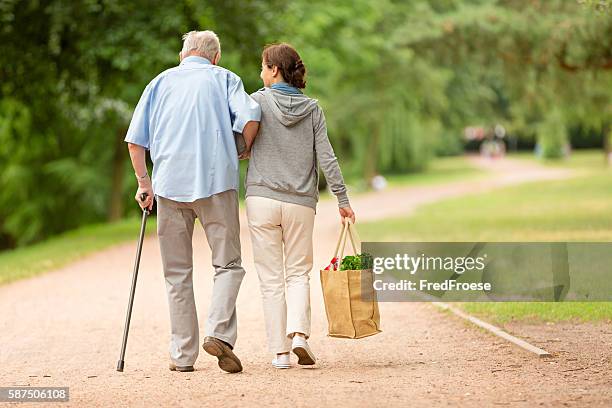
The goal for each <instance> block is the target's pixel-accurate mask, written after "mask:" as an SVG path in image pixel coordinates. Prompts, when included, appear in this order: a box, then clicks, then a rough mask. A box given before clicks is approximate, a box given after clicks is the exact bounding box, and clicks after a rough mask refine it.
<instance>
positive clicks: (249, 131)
mask: <svg viewBox="0 0 612 408" xmlns="http://www.w3.org/2000/svg"><path fill="white" fill-rule="evenodd" d="M257 132H259V122H255V121H254V120H251V121H249V122H247V124H246V125H244V129H242V136H243V137H244V143H245V144H246V151H247V152H248V151H250V150H251V146H252V145H253V142H254V141H255V137H256V136H257Z"/></svg>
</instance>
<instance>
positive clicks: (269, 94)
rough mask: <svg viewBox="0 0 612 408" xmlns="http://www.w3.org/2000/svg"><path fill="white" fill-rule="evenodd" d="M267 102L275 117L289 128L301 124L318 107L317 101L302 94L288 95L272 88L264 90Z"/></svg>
mask: <svg viewBox="0 0 612 408" xmlns="http://www.w3.org/2000/svg"><path fill="white" fill-rule="evenodd" d="M259 91H260V92H261V93H263V95H264V97H265V99H266V102H267V103H268V105H270V108H271V110H272V113H273V114H274V116H275V117H276V118H277V119H278V120H279V121H280V122H281V123H282V124H283V125H284V126H287V127H291V126H294V125H296V124H297V123H299V122H301V121H302V120H303V119H304V118H305V117H307V116H308V115H309V114H310V113H311V112H312V111H313V110H315V108H316V107H317V106H318V102H317V100H316V99H312V98H309V97H308V96H306V95H302V94H288V93H285V92H281V91H277V90H275V89H271V88H262V89H260V90H259Z"/></svg>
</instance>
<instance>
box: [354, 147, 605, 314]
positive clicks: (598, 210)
mask: <svg viewBox="0 0 612 408" xmlns="http://www.w3.org/2000/svg"><path fill="white" fill-rule="evenodd" d="M521 158H522V159H525V160H530V159H529V158H528V157H527V156H525V155H522V156H521ZM546 164H547V165H551V166H563V167H570V168H574V169H577V170H580V172H579V174H580V175H579V176H578V177H576V178H572V179H567V180H559V181H547V182H533V183H528V184H522V185H519V186H514V187H508V188H503V189H500V190H496V191H491V192H487V193H482V194H476V195H469V196H465V197H458V198H453V199H449V200H445V201H442V202H439V203H435V204H431V205H427V206H424V207H422V208H420V209H418V210H417V211H416V212H415V213H414V214H413V215H412V216H409V217H403V218H401V217H400V218H393V219H388V220H384V221H381V222H376V223H362V224H360V225H359V231H360V234H361V237H362V239H363V240H364V241H612V216H611V214H612V169H607V168H604V167H603V157H602V153H601V152H575V153H574V154H573V156H572V158H571V159H569V160H567V161H562V162H549V163H546ZM462 307H464V309H466V310H467V311H469V312H473V313H475V314H479V315H483V316H487V317H489V318H492V319H494V320H499V321H507V320H510V319H541V320H546V321H558V320H567V319H578V320H605V319H612V302H601V303H595V302H593V303H589V302H576V303H559V304H553V303H470V304H468V303H465V304H463V305H462Z"/></svg>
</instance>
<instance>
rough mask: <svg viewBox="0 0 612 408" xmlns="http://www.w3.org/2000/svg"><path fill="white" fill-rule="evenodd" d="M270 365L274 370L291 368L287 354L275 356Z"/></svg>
mask: <svg viewBox="0 0 612 408" xmlns="http://www.w3.org/2000/svg"><path fill="white" fill-rule="evenodd" d="M272 365H273V366H274V368H280V369H284V368H291V360H290V359H289V353H287V354H277V355H276V357H274V360H272Z"/></svg>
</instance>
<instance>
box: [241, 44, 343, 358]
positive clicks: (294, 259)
mask: <svg viewBox="0 0 612 408" xmlns="http://www.w3.org/2000/svg"><path fill="white" fill-rule="evenodd" d="M305 74H306V67H305V66H304V63H303V62H302V60H301V58H300V56H299V55H298V53H297V52H296V51H295V49H294V48H293V47H291V46H290V45H288V44H273V45H269V46H266V47H265V49H264V50H263V53H262V64H261V79H262V80H263V83H264V88H262V89H260V90H259V91H257V92H255V93H254V94H253V95H251V96H252V97H253V99H255V100H256V101H257V102H258V103H259V105H260V106H261V110H262V117H261V123H260V129H259V134H258V135H257V138H256V139H255V142H254V143H253V145H252V147H251V152H250V161H249V168H248V172H247V177H246V197H247V198H246V207H247V216H248V220H249V229H250V232H251V241H252V243H253V253H254V259H255V267H256V269H257V274H258V275H259V281H260V288H261V294H262V297H263V306H264V315H265V320H266V332H267V336H268V345H269V349H270V351H271V352H272V353H274V354H275V357H274V359H273V361H272V365H273V366H274V367H276V368H289V367H290V366H291V365H290V356H289V352H290V351H293V352H294V353H295V354H296V355H297V356H298V364H300V365H313V364H315V361H316V358H315V356H314V354H313V352H312V351H311V349H310V347H309V346H308V343H307V341H306V340H307V339H308V337H309V336H310V284H309V279H310V277H309V274H310V270H311V269H312V230H313V224H314V216H315V209H316V205H317V201H318V198H319V192H318V184H319V183H318V169H317V164H318V165H320V166H321V168H322V169H323V173H324V174H325V178H326V179H327V183H328V184H329V185H330V187H331V190H332V192H333V193H334V194H335V195H336V197H337V199H338V206H339V211H340V217H341V218H342V219H344V217H350V218H351V219H352V221H353V222H354V221H355V214H354V213H353V210H352V209H351V207H350V204H349V200H348V196H347V192H346V186H345V185H344V180H343V178H342V173H341V172H340V168H339V166H338V161H337V159H336V156H335V155H334V151H333V149H332V147H331V145H330V143H329V139H328V137H327V130H326V126H325V116H324V115H323V111H322V110H321V108H320V107H319V105H318V103H317V101H316V100H315V99H311V98H309V97H307V96H306V95H304V94H302V91H301V89H304V88H305V87H306V82H305V78H304V77H305ZM283 257H284V259H283Z"/></svg>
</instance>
